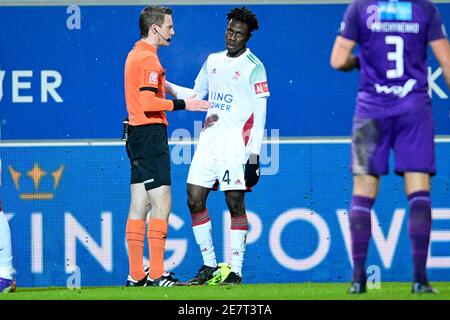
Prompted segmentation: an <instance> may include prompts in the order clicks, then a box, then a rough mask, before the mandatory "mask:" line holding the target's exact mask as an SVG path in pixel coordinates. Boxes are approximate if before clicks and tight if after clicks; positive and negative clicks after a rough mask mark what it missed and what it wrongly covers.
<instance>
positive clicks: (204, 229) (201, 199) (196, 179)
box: [187, 140, 218, 284]
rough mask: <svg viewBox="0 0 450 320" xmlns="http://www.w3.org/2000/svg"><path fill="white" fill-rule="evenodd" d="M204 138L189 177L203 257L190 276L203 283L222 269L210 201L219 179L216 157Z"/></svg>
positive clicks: (194, 227)
mask: <svg viewBox="0 0 450 320" xmlns="http://www.w3.org/2000/svg"><path fill="white" fill-rule="evenodd" d="M201 141H202V140H200V142H199V145H198V146H197V150H196V151H195V154H194V157H193V159H192V163H191V166H190V167H189V174H188V179H187V196H188V200H187V205H188V208H189V212H190V214H191V222H192V231H193V233H194V237H195V241H196V242H197V244H198V246H199V248H200V252H201V254H202V258H203V265H202V266H201V267H200V268H199V270H198V272H197V274H196V275H195V276H194V277H193V278H192V279H190V280H189V283H191V284H203V283H205V282H206V281H208V280H211V279H212V278H214V276H215V275H216V274H217V273H218V267H217V259H216V253H215V250H214V244H213V239H212V223H211V218H210V214H209V210H208V208H207V207H206V201H207V198H208V195H209V192H210V191H211V189H214V190H215V189H216V181H217V179H218V174H217V169H216V167H217V164H216V161H214V160H212V159H211V158H210V157H208V156H206V155H205V153H204V151H205V149H208V148H206V147H205V145H204V142H201Z"/></svg>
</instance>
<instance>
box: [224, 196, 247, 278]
mask: <svg viewBox="0 0 450 320" xmlns="http://www.w3.org/2000/svg"><path fill="white" fill-rule="evenodd" d="M225 198H226V202H227V206H228V210H229V211H230V214H231V230H230V237H231V239H230V240H231V241H230V249H231V271H230V273H229V274H228V276H227V278H226V279H225V280H223V282H222V283H224V284H240V283H241V282H242V267H243V263H244V254H245V247H246V240H247V233H248V220H247V214H246V212H245V201H244V199H245V191H243V190H230V191H225Z"/></svg>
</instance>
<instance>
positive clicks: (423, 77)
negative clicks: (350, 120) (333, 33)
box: [340, 0, 445, 118]
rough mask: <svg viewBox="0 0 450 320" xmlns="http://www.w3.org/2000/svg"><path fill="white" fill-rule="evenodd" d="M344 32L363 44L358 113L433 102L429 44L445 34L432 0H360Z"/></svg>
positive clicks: (392, 111) (378, 113)
mask: <svg viewBox="0 0 450 320" xmlns="http://www.w3.org/2000/svg"><path fill="white" fill-rule="evenodd" d="M340 35H341V36H343V37H345V38H347V39H350V40H353V41H356V42H357V43H358V44H359V45H360V55H359V59H360V64H361V74H360V87H359V91H358V96H357V99H356V100H357V102H356V113H355V115H356V116H357V117H370V118H380V117H388V116H394V115H399V114H402V113H405V112H411V111H415V110H418V109H422V110H423V108H426V107H427V108H430V107H431V99H430V97H429V96H428V69H427V62H426V56H427V45H428V42H429V41H433V40H437V39H441V38H445V30H444V26H443V24H442V22H441V18H440V15H439V12H438V11H437V9H436V7H435V6H434V4H433V3H431V2H430V1H428V0H406V1H403V0H402V1H397V0H384V1H377V0H355V1H354V2H353V3H351V4H350V5H349V6H348V8H347V11H346V12H345V15H344V21H343V22H342V23H341V30H340Z"/></svg>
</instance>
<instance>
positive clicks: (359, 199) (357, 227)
mask: <svg viewBox="0 0 450 320" xmlns="http://www.w3.org/2000/svg"><path fill="white" fill-rule="evenodd" d="M378 186H379V177H377V176H371V175H358V176H354V177H353V195H352V200H351V205H350V216H349V217H350V234H351V240H352V260H353V273H352V287H351V291H355V292H351V293H360V292H359V291H361V292H364V291H365V287H366V260H367V253H368V248H369V241H370V237H371V234H372V231H371V228H372V224H371V216H370V214H371V210H372V207H373V204H374V202H375V198H376V195H377V191H378Z"/></svg>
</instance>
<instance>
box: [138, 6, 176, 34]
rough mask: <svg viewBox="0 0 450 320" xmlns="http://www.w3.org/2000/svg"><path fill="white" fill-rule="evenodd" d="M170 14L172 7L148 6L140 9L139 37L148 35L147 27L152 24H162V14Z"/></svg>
mask: <svg viewBox="0 0 450 320" xmlns="http://www.w3.org/2000/svg"><path fill="white" fill-rule="evenodd" d="M166 14H168V15H170V16H171V15H172V9H170V8H167V7H163V6H148V7H145V8H144V9H143V10H142V11H141V15H140V16H139V31H140V32H141V38H147V37H148V29H149V28H150V26H151V25H152V24H157V25H158V26H160V27H161V26H162V24H163V23H164V16H165V15H166Z"/></svg>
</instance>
